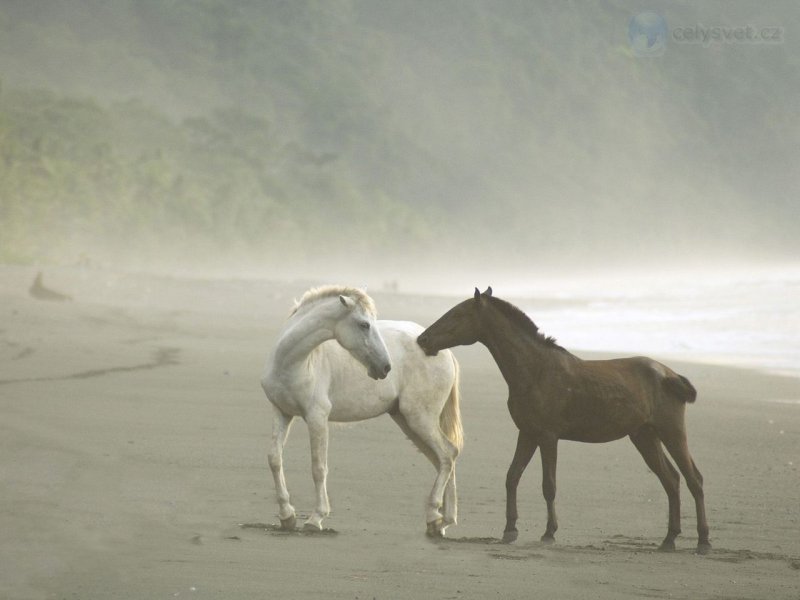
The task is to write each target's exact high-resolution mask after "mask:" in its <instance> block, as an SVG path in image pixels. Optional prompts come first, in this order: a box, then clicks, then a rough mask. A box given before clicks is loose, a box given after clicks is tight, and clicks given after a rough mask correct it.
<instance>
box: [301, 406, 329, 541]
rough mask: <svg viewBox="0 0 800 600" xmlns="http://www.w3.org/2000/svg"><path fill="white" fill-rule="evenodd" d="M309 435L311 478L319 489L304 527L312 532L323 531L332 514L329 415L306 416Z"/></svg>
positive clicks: (315, 413) (320, 412)
mask: <svg viewBox="0 0 800 600" xmlns="http://www.w3.org/2000/svg"><path fill="white" fill-rule="evenodd" d="M306 423H307V424H308V435H309V440H310V442H311V476H312V477H313V479H314V486H315V487H316V489H317V507H316V509H314V512H313V513H311V516H310V517H309V518H308V520H307V521H306V522H305V524H304V525H303V528H304V529H309V530H311V531H321V530H322V519H324V518H325V517H327V516H328V515H329V514H330V512H331V506H330V502H329V501H328V488H327V479H328V415H327V413H324V412H322V411H316V412H314V413H313V414H310V415H307V416H306Z"/></svg>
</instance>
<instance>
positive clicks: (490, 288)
mask: <svg viewBox="0 0 800 600" xmlns="http://www.w3.org/2000/svg"><path fill="white" fill-rule="evenodd" d="M483 295H484V296H489V298H491V297H492V286H489V287H487V288H486V291H485V292H483Z"/></svg>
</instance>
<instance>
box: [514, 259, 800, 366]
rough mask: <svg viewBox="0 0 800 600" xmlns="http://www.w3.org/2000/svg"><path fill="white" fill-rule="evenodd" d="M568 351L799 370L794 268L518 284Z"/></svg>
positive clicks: (538, 318)
mask: <svg viewBox="0 0 800 600" xmlns="http://www.w3.org/2000/svg"><path fill="white" fill-rule="evenodd" d="M517 293H519V294H520V295H521V296H522V297H528V298H531V299H530V300H528V301H524V303H523V304H522V308H524V310H525V311H526V312H527V313H528V315H529V316H530V317H531V318H532V319H533V320H534V321H535V322H536V324H537V325H538V326H539V328H540V329H541V330H542V331H543V332H544V333H546V334H547V335H552V336H554V337H556V338H557V339H558V341H559V343H560V344H561V345H562V346H564V347H566V348H568V349H570V350H575V351H578V352H579V351H597V352H609V353H614V354H620V355H623V354H624V355H631V354H647V355H650V356H654V357H664V358H674V359H679V360H680V359H683V360H691V361H701V362H709V363H716V364H728V365H734V366H744V367H753V368H757V369H760V370H764V371H769V372H772V373H780V374H786V375H791V376H795V377H800V269H783V270H777V269H776V270H772V271H769V272H766V271H753V272H750V273H716V274H712V275H710V276H709V275H706V276H699V275H692V276H689V275H685V276H681V275H671V276H665V277H663V278H659V277H653V276H651V277H648V278H637V277H618V278H615V279H610V278H605V279H604V278H596V279H591V278H590V279H586V280H582V281H581V280H571V281H569V282H566V283H564V282H561V283H558V284H552V285H545V286H542V287H540V288H539V289H538V290H536V291H534V290H533V289H530V288H528V289H518V290H517Z"/></svg>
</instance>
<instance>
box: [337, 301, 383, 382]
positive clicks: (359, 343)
mask: <svg viewBox="0 0 800 600" xmlns="http://www.w3.org/2000/svg"><path fill="white" fill-rule="evenodd" d="M339 302H341V304H342V309H341V310H342V316H341V317H340V318H339V320H338V321H337V322H336V327H335V329H334V336H335V337H336V341H337V342H339V344H341V346H342V347H343V348H344V349H345V350H347V351H348V352H349V353H350V354H351V355H352V357H353V358H355V359H356V360H357V361H358V362H360V363H361V364H362V365H364V366H365V367H366V368H367V373H368V374H369V376H370V377H372V378H373V379H384V378H386V376H387V375H388V374H389V371H391V370H392V362H391V359H390V358H389V351H388V350H387V349H386V344H385V343H384V341H383V337H381V332H380V331H378V326H377V323H376V322H375V316H374V315H373V314H372V313H371V312H370V311H368V310H366V309H365V308H364V306H362V304H361V303H359V302H356V301H355V300H353V299H352V298H350V297H349V296H343V295H342V296H339Z"/></svg>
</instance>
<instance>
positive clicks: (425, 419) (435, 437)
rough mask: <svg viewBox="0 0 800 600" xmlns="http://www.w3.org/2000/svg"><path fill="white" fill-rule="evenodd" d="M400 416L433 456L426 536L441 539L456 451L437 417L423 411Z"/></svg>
mask: <svg viewBox="0 0 800 600" xmlns="http://www.w3.org/2000/svg"><path fill="white" fill-rule="evenodd" d="M401 410H402V409H401ZM403 416H404V417H405V419H406V421H407V422H408V426H409V427H410V428H411V429H412V430H413V432H414V433H415V434H416V435H417V437H419V438H420V440H421V441H422V442H423V443H424V444H425V445H426V446H428V447H429V448H430V449H431V451H432V452H433V453H434V455H435V456H436V461H437V462H436V464H435V466H436V470H437V473H436V480H435V481H434V483H433V489H432V490H431V494H430V496H429V499H428V507H427V511H426V517H425V520H426V522H427V523H428V535H431V536H435V537H441V536H443V535H444V528H445V526H446V525H445V523H444V517H443V516H442V513H441V508H442V504H443V502H444V491H445V487H446V486H447V482H448V481H449V480H450V478H451V476H452V475H453V469H454V468H455V461H456V456H457V455H458V450H457V449H456V447H455V446H454V445H453V444H452V443H451V442H450V440H448V439H447V438H446V437H445V436H444V434H443V433H442V430H441V429H440V428H439V415H438V414H436V415H432V414H430V413H428V412H426V411H424V410H414V411H408V412H407V413H406V414H404V415H403Z"/></svg>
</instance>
